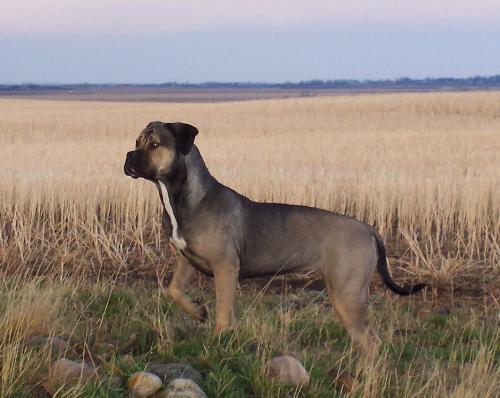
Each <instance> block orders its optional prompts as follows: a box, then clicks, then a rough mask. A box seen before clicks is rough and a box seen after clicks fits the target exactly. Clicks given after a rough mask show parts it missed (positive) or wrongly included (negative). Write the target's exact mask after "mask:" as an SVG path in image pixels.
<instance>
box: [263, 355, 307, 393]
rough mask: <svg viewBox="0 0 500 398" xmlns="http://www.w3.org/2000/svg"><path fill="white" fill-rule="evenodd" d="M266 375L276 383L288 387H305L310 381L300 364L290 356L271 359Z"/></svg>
mask: <svg viewBox="0 0 500 398" xmlns="http://www.w3.org/2000/svg"><path fill="white" fill-rule="evenodd" d="M267 374H268V376H269V377H270V378H271V379H273V380H275V381H276V382H278V383H281V384H284V385H289V386H307V385H308V384H309V381H310V378H309V374H308V373H307V371H306V370H305V369H304V367H303V366H302V364H301V363H300V362H299V361H298V360H297V359H296V358H294V357H292V356H290V355H283V356H280V357H276V358H273V359H271V360H270V361H269V362H268V364H267Z"/></svg>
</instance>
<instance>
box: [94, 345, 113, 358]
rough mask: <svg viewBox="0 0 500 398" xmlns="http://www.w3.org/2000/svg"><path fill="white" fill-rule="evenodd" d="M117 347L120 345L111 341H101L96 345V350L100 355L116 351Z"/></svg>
mask: <svg viewBox="0 0 500 398" xmlns="http://www.w3.org/2000/svg"><path fill="white" fill-rule="evenodd" d="M117 349H118V347H117V346H116V345H114V344H111V343H99V344H96V346H95V351H96V352H97V353H98V354H100V355H101V354H105V353H112V352H115V351H116V350H117Z"/></svg>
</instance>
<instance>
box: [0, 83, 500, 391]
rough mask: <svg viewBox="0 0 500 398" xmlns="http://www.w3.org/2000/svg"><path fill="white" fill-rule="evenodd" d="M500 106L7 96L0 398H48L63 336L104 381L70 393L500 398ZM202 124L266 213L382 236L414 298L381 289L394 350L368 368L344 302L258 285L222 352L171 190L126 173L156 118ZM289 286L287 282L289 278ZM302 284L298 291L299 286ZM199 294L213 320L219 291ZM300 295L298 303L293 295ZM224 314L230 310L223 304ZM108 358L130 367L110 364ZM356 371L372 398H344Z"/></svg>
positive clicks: (235, 179)
mask: <svg viewBox="0 0 500 398" xmlns="http://www.w3.org/2000/svg"><path fill="white" fill-rule="evenodd" d="M499 104H500V93H499V92H487V93H485V92H482V93H474V92H470V93H436V94H433V93H426V94H390V95H360V96H341V97H332V98H301V99H288V100H269V101H249V102H238V103H223V104H171V103H168V104H159V103H154V104H150V103H111V102H106V103H99V102H76V101H75V102H64V101H36V100H29V99H0V159H2V168H1V169H0V268H1V271H0V398H3V397H28V396H30V397H32V396H44V395H43V389H42V387H41V386H42V384H43V380H44V377H45V376H46V373H47V368H48V366H49V364H50V361H51V360H52V359H53V358H51V357H50V355H48V349H47V348H46V349H42V350H39V349H33V348H30V347H27V345H26V341H27V340H28V339H29V338H30V337H32V336H34V335H45V336H49V335H50V336H60V337H63V338H65V339H67V340H69V341H70V342H71V352H68V353H66V355H68V356H71V355H74V356H75V357H76V358H78V359H84V360H86V361H89V362H91V363H94V364H95V365H99V367H100V369H101V377H100V379H99V380H98V381H96V382H93V383H89V384H87V385H82V386H76V387H74V389H73V390H71V391H69V392H61V394H60V396H64V394H66V396H81V397H87V396H110V397H113V396H116V397H118V396H123V395H124V394H125V391H124V390H123V388H122V387H113V383H112V381H113V379H112V377H113V376H112V375H113V374H118V375H119V377H121V378H122V379H125V378H126V376H127V375H129V374H130V373H132V372H134V371H136V370H142V369H144V368H146V367H147V365H148V364H149V363H151V362H153V361H158V360H162V361H178V362H185V363H189V364H191V365H192V366H193V367H195V368H196V369H197V370H198V371H200V372H201V373H202V374H203V376H204V378H203V383H202V387H203V389H204V390H205V391H206V392H207V394H208V395H209V396H211V397H217V396H227V397H231V396H234V397H241V396H248V397H251V396H259V397H279V396H283V397H286V396H296V397H299V396H300V397H322V396H324V397H341V396H353V397H356V396H374V397H375V396H377V397H379V396H389V397H391V396H394V397H396V396H397V397H428V396H447V397H455V396H456V397H469V396H470V397H478V396H481V397H495V396H498V395H499V394H500V386H499V382H498V380H500V371H499V360H500V359H499V356H500V353H499V341H500V339H499V335H498V333H499V332H498V329H499V328H498V326H499V324H498V322H499V318H498V314H499V307H500V305H499V303H500V288H499V286H500V179H499V178H498V170H499V169H500V156H499V153H500V135H499V134H498V131H499V130H500V105H499ZM155 119H160V120H165V121H175V120H179V121H185V122H190V123H192V124H194V125H196V126H197V127H198V128H199V130H200V134H199V135H198V137H197V145H198V146H199V148H200V150H201V152H202V154H203V155H204V157H205V160H206V162H207V164H208V166H209V169H210V170H211V171H212V172H213V174H214V175H215V176H216V177H217V178H218V179H219V180H220V181H221V182H223V183H225V184H227V185H229V186H231V187H233V188H235V189H236V190H238V191H240V192H242V193H244V194H245V195H247V196H249V197H251V198H253V199H256V200H264V201H280V202H290V203H301V204H306V205H313V206H319V207H322V208H326V209H330V210H334V211H339V212H342V213H347V214H349V215H352V216H355V217H357V218H360V219H362V220H364V221H366V222H368V223H370V224H373V225H376V227H377V228H378V230H380V231H381V233H382V234H383V236H384V238H385V240H386V242H387V246H388V256H389V260H390V264H391V268H392V269H393V272H394V274H395V278H396V279H397V281H398V282H400V283H402V282H403V281H405V280H410V279H411V280H416V279H419V280H423V281H425V282H427V283H429V284H430V285H431V287H432V288H430V289H428V291H427V292H425V294H424V295H423V296H419V298H418V300H417V298H415V299H413V300H408V299H402V298H397V297H395V296H393V295H391V294H386V293H385V291H384V290H380V289H378V288H377V286H376V284H375V285H374V294H373V295H372V298H371V304H370V318H371V320H370V322H371V324H372V325H373V327H374V328H375V329H376V330H377V331H378V332H379V335H380V337H381V338H382V341H383V345H382V347H381V352H380V356H379V357H378V359H377V360H376V361H375V362H373V363H368V364H367V363H364V361H363V360H362V359H360V358H358V357H357V356H356V354H355V353H354V352H353V351H352V350H351V347H350V341H349V339H348V337H347V335H346V333H345V331H344V329H342V328H341V326H340V324H339V323H338V321H337V320H336V318H335V316H334V315H333V314H332V311H331V308H330V306H329V305H328V303H327V300H326V296H325V295H324V292H315V291H311V290H308V289H301V288H299V289H298V290H297V291H294V293H295V294H296V297H295V298H293V299H292V298H291V297H289V296H288V295H287V294H285V295H281V294H279V293H278V294H270V293H269V292H270V291H272V292H276V291H277V290H279V289H275V288H271V290H270V291H267V292H265V293H262V294H261V293H259V289H260V287H259V286H260V285H254V284H249V285H246V284H244V285H242V289H241V290H240V292H239V297H238V309H237V314H238V319H239V323H238V325H237V327H236V330H235V331H234V332H233V333H231V334H228V335H224V336H222V337H221V338H218V337H215V336H214V335H213V334H212V330H213V325H212V320H211V321H209V323H207V324H199V323H197V322H195V321H192V320H190V319H186V317H185V315H184V314H182V313H180V312H179V310H178V308H177V307H176V306H174V305H172V304H171V303H170V302H169V301H167V300H166V299H165V298H164V295H163V294H162V290H161V289H158V284H162V285H163V281H165V280H168V276H169V274H170V272H171V269H172V264H173V256H172V253H171V251H170V249H169V248H168V245H167V244H166V241H165V237H164V236H162V234H161V218H160V203H159V200H158V194H157V192H156V191H155V190H154V188H153V187H152V186H151V185H152V184H147V183H145V182H142V181H135V180H134V181H133V180H131V179H129V178H126V177H125V176H124V174H123V171H122V166H123V161H124V157H125V153H126V151H127V150H129V149H130V148H132V147H133V144H134V140H135V138H136V136H137V134H138V132H139V131H140V130H141V129H142V128H143V127H144V126H145V125H146V124H147V123H148V122H149V121H150V120H155ZM277 283H278V285H279V284H280V282H279V280H278V282H277ZM281 285H282V286H285V285H286V283H284V282H282V283H281ZM197 286H198V288H199V290H198V292H197V293H195V294H194V295H195V296H196V295H198V296H199V295H202V299H203V301H207V302H210V303H212V304H213V293H212V292H213V290H212V289H211V288H210V282H209V281H206V280H205V279H203V278H201V277H200V278H199V279H198V281H197ZM284 290H285V292H287V289H284ZM212 308H213V305H212ZM103 343H113V344H115V345H116V346H117V347H118V348H117V350H116V352H111V353H101V352H100V348H99V347H100V346H102V344H103ZM286 350H290V351H295V352H298V353H299V354H300V356H301V357H302V359H303V362H304V364H305V366H306V368H307V370H308V371H309V372H310V374H311V376H312V382H311V385H310V386H309V387H308V388H305V389H301V390H294V389H291V388H285V387H280V386H278V385H274V384H271V383H270V382H269V380H267V378H266V377H263V376H262V375H263V373H264V368H265V363H266V361H267V360H268V359H269V358H271V357H272V356H273V355H276V354H277V353H279V352H281V351H286ZM345 372H348V373H350V374H352V375H354V376H355V378H356V379H357V380H358V382H357V383H355V386H354V389H353V391H351V392H350V393H348V392H343V393H342V392H339V391H338V390H337V389H335V388H334V387H333V386H332V383H333V382H334V381H335V379H336V378H339V377H340V375H342V374H343V373H345Z"/></svg>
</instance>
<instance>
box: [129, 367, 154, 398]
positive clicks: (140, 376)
mask: <svg viewBox="0 0 500 398" xmlns="http://www.w3.org/2000/svg"><path fill="white" fill-rule="evenodd" d="M127 387H128V389H129V390H130V392H131V393H132V395H133V396H134V397H137V398H147V397H150V396H152V395H153V394H154V393H155V392H157V391H158V390H159V389H160V388H161V387H162V382H161V379H160V378H159V377H158V376H157V375H155V374H153V373H149V372H136V373H134V374H133V375H132V376H130V377H129V379H128V381H127Z"/></svg>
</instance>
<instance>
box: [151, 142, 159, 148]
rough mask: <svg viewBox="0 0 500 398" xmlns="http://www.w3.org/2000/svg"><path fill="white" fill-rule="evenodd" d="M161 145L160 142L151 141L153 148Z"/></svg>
mask: <svg viewBox="0 0 500 398" xmlns="http://www.w3.org/2000/svg"><path fill="white" fill-rule="evenodd" d="M159 146H160V144H158V143H157V142H152V143H151V148H153V149H156V148H158V147H159Z"/></svg>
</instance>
